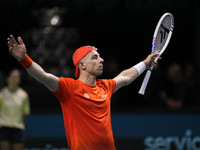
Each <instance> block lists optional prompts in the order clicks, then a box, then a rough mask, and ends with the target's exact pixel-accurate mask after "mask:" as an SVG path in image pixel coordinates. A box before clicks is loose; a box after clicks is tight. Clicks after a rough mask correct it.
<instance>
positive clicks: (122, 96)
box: [0, 0, 200, 113]
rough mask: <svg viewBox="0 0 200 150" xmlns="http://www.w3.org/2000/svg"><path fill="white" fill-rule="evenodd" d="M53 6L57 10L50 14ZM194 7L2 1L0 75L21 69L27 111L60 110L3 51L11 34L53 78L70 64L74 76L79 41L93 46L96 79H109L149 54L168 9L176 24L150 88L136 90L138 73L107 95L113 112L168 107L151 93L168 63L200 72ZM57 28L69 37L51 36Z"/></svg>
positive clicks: (123, 1)
mask: <svg viewBox="0 0 200 150" xmlns="http://www.w3.org/2000/svg"><path fill="white" fill-rule="evenodd" d="M53 8H57V9H58V11H57V12H55V13H53V14H52V11H51V10H52V9H53ZM199 9H200V3H199V1H198V0H192V1H191V0H180V1H175V0H167V1H166V0H159V1H158V0H109V1H108V0H48V1H47V0H34V1H31V0H1V1H0V14H1V29H0V30H1V36H0V38H1V39H0V41H1V55H0V61H1V68H0V70H1V72H2V75H4V73H5V72H6V71H7V70H9V69H11V68H13V67H17V68H19V69H20V70H21V72H22V83H21V86H22V87H23V88H24V89H25V90H26V91H27V92H28V93H29V96H30V102H31V111H32V112H49V113H51V112H61V109H60V104H59V102H58V100H57V99H56V98H55V97H54V96H53V95H52V93H51V92H50V91H48V89H47V88H46V87H44V86H43V85H41V84H40V83H38V82H37V81H36V80H34V79H33V78H32V77H30V75H28V73H26V71H25V69H23V68H22V66H21V65H20V63H19V62H18V61H17V60H16V59H15V58H13V57H12V56H11V54H10V53H9V52H8V48H7V44H6V42H7V41H6V39H7V37H9V35H10V34H12V35H14V37H15V38H17V37H18V36H21V37H22V39H23V41H24V43H25V44H26V48H27V53H28V54H29V56H30V57H31V58H32V59H33V60H34V61H36V62H37V63H39V64H40V65H41V66H42V67H43V68H44V69H45V71H48V72H51V73H53V74H55V75H57V76H65V74H63V73H60V72H62V70H65V69H66V68H69V69H68V70H66V72H67V75H68V77H74V73H75V70H74V66H73V63H72V59H71V56H72V51H74V50H76V49H77V48H78V47H80V46H83V45H94V46H95V47H97V48H98V52H99V53H100V54H101V57H102V58H103V59H104V61H105V62H104V68H105V69H104V74H103V75H102V76H101V78H114V77H115V76H116V75H117V74H118V73H120V71H122V70H124V69H127V68H129V67H132V66H134V65H135V64H137V63H138V62H140V61H142V60H143V59H144V58H145V57H146V56H147V55H148V54H149V53H150V51H151V42H152V36H153V32H154V29H155V26H156V24H157V22H158V20H159V18H160V17H161V16H162V14H164V13H166V12H170V13H172V14H173V16H174V19H175V28H174V32H173V35H172V38H171V41H170V43H169V45H168V47H167V50H166V51H165V53H164V54H163V55H162V60H161V61H160V62H159V66H158V68H157V69H156V70H155V71H154V72H153V74H152V77H151V79H150V82H149V88H150V87H153V90H152V89H151V92H150V94H149V95H148V96H140V95H139V94H138V91H139V88H140V86H141V83H142V80H143V78H144V75H145V73H143V74H142V75H141V76H140V77H139V78H138V79H137V80H136V81H134V82H133V83H132V84H130V85H129V86H126V87H124V88H122V89H121V90H119V91H118V92H117V93H116V94H114V96H113V99H112V103H113V105H112V110H113V111H117V112H119V111H158V112H159V111H167V110H166V107H165V106H163V105H162V104H161V103H160V101H159V99H158V98H156V96H155V95H158V92H159V86H160V85H159V86H158V87H156V85H158V84H159V83H162V76H163V75H164V74H165V72H166V69H167V67H168V66H169V65H170V64H172V63H175V62H176V63H179V64H180V65H181V67H182V68H183V69H184V66H185V65H186V64H187V63H189V62H192V63H193V64H194V66H195V71H196V73H197V75H198V74H199V71H200V69H199V68H200V67H199V66H200V60H199V56H200V50H199V49H200V44H199V43H200V36H199V35H200V30H199V27H200V18H199V16H200V11H199ZM55 14H57V15H60V17H61V19H62V22H61V24H60V25H58V26H54V27H53V26H51V25H49V24H48V22H49V21H50V20H49V18H50V17H52V16H53V15H55ZM46 27H49V28H50V29H51V31H53V32H52V34H46V35H43V34H42V33H40V31H43V30H44V29H45V28H46ZM60 30H61V31H63V30H64V32H65V34H66V35H69V36H68V38H62V37H67V36H61V38H55V37H56V36H57V35H58V32H61V31H60ZM69 32H70V33H71V34H69ZM34 37H36V39H37V40H35V41H34ZM70 37H72V38H70ZM44 38H45V39H46V40H44ZM54 39H55V40H54ZM70 39H71V40H70ZM72 39H74V40H72ZM62 44H63V45H64V51H62V53H60V55H58V56H57V55H54V53H56V51H57V50H58V49H59V48H58V45H61V47H62ZM41 46H42V48H41ZM69 49H70V50H71V51H70V50H69ZM65 52H66V53H65ZM67 52H68V53H67ZM63 53H64V54H65V55H62V54H63ZM61 56H62V57H61ZM65 58H66V59H67V60H65ZM60 60H63V62H64V64H62V61H60ZM112 61H114V62H115V63H114V67H111V66H112V65H110V63H109V62H112ZM113 68H114V69H113ZM198 81H199V80H198ZM2 85H3V84H2ZM151 85H153V86H151ZM198 93H199V91H198ZM191 101H192V100H191ZM198 106H199V103H198V102H197V103H195V104H193V105H192V106H188V107H187V105H186V106H185V107H184V108H183V109H181V111H184V112H185V111H196V110H197V111H198V110H199V109H198ZM170 111H171V110H170Z"/></svg>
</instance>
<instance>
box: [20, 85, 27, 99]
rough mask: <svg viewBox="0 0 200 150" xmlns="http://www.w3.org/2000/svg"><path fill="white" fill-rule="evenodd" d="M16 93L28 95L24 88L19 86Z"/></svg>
mask: <svg viewBox="0 0 200 150" xmlns="http://www.w3.org/2000/svg"><path fill="white" fill-rule="evenodd" d="M18 93H19V94H20V95H21V96H23V97H28V93H27V92H26V91H25V90H24V89H22V88H21V87H19V89H18Z"/></svg>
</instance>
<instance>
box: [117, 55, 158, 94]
mask: <svg viewBox="0 0 200 150" xmlns="http://www.w3.org/2000/svg"><path fill="white" fill-rule="evenodd" d="M158 54H159V52H155V53H153V54H150V55H149V56H148V57H147V58H146V59H145V60H144V61H143V63H144V65H145V66H144V67H145V68H144V70H145V69H146V68H149V66H150V65H151V62H152V60H153V59H154V58H155V57H156V56H157V55H158ZM159 59H160V58H159ZM156 64H157V62H155V63H154V66H156ZM138 76H139V72H138V70H137V69H136V68H135V67H131V68H129V69H126V70H124V71H122V72H121V73H120V74H119V75H118V76H116V77H115V78H114V80H115V81H116V86H115V90H114V92H116V91H117V90H118V89H120V88H121V87H123V86H126V85H129V84H130V83H131V82H133V81H134V80H135V79H136V78H137V77H138Z"/></svg>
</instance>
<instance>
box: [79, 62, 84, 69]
mask: <svg viewBox="0 0 200 150" xmlns="http://www.w3.org/2000/svg"><path fill="white" fill-rule="evenodd" d="M80 67H81V68H82V69H83V70H85V64H84V63H83V62H80Z"/></svg>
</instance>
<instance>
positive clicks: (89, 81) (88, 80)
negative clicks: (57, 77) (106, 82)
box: [79, 76, 96, 86]
mask: <svg viewBox="0 0 200 150" xmlns="http://www.w3.org/2000/svg"><path fill="white" fill-rule="evenodd" d="M79 80H81V81H82V82H84V83H85V84H87V85H90V86H95V85H96V76H87V77H85V76H80V77H79Z"/></svg>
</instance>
